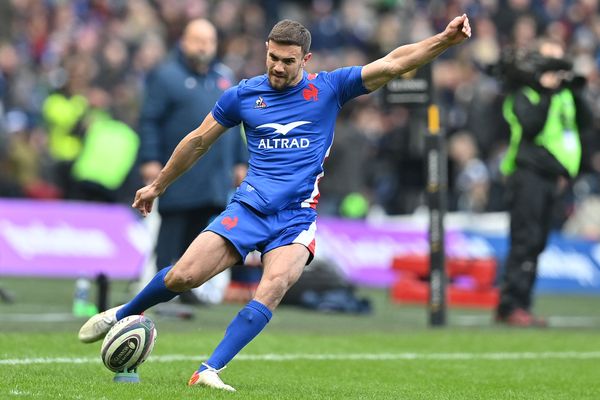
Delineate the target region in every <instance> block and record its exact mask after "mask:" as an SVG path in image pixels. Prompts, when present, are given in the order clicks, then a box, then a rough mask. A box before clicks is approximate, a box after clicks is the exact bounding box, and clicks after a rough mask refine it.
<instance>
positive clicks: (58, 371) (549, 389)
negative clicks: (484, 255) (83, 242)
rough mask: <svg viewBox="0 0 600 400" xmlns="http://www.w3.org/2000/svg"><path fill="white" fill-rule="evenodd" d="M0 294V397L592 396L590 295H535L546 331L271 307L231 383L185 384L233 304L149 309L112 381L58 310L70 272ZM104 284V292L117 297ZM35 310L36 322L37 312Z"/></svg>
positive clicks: (598, 388) (597, 318)
mask: <svg viewBox="0 0 600 400" xmlns="http://www.w3.org/2000/svg"><path fill="white" fill-rule="evenodd" d="M0 286H2V287H4V288H7V289H9V290H10V291H11V292H12V293H13V294H15V296H16V302H15V304H12V305H6V304H0V399H86V400H87V399H90V400H93V399H97V400H101V399H119V400H120V399H161V400H175V399H200V398H211V399H225V398H227V399H233V398H235V399H286V400H287V399H527V400H529V399H544V400H546V399H565V400H567V399H568V400H571V399H598V398H600V379H599V378H600V367H599V365H600V314H599V313H598V311H597V310H598V309H600V297H564V296H561V297H540V298H539V299H538V303H537V307H536V310H537V311H538V312H539V313H540V314H541V315H544V316H548V317H550V322H551V324H552V325H553V327H551V328H549V329H509V328H503V327H498V326H496V325H494V324H493V323H492V322H491V315H490V313H489V312H486V311H481V310H464V309H450V310H449V320H448V326H446V327H444V328H435V329H432V328H429V327H427V324H426V321H427V316H426V310H425V308H424V307H420V306H419V307H417V306H406V305H397V304H392V303H390V302H389V300H388V298H387V294H386V293H385V292H383V291H377V290H368V291H367V290H364V291H361V295H367V296H369V297H370V298H371V299H372V301H373V303H374V313H373V314H372V315H368V316H350V315H335V314H317V313H312V312H306V311H302V310H298V309H292V308H285V307H282V308H281V309H280V310H278V311H277V312H276V314H275V317H274V319H273V320H272V322H271V323H270V324H269V326H268V327H267V329H266V330H265V331H264V332H263V333H262V334H261V335H260V336H259V337H258V338H257V339H256V340H255V341H254V342H252V343H251V344H250V345H249V346H248V347H247V348H245V349H244V350H243V351H242V353H240V355H239V356H238V357H237V358H236V359H235V360H234V361H233V362H231V363H230V365H229V367H228V368H227V369H226V370H225V371H223V373H222V377H223V380H224V381H225V382H226V383H229V384H231V385H232V386H234V387H235V388H236V389H237V390H238V391H237V392H236V393H226V392H218V391H213V390H208V389H204V388H200V387H191V388H190V387H187V386H186V383H187V380H188V378H189V377H190V375H191V374H192V372H193V371H194V369H196V368H197V367H198V365H199V363H200V361H201V360H203V357H205V356H206V355H207V354H209V353H210V351H211V350H212V349H213V348H214V346H215V345H216V344H217V343H218V341H219V340H220V338H221V337H222V334H223V331H224V329H225V327H226V326H227V323H228V322H229V320H230V319H231V318H232V317H233V316H234V315H235V313H236V312H237V310H238V309H239V307H240V306H239V305H222V306H214V307H203V308H198V309H197V311H196V317H195V319H193V320H191V321H181V320H177V319H173V318H167V317H160V316H157V315H153V314H152V313H148V315H149V316H150V317H152V318H153V319H154V320H155V322H156V324H157V329H158V340H157V342H156V346H155V348H154V352H153V353H152V355H151V356H150V358H149V360H148V361H147V362H146V363H145V364H143V365H142V366H141V367H140V370H139V373H140V376H141V379H142V382H141V383H139V384H116V383H113V382H112V377H113V374H112V373H111V372H110V371H108V370H107V369H106V368H104V366H103V365H102V363H101V361H100V356H99V348H100V344H98V343H95V344H91V345H84V344H80V343H79V342H78V341H77V338H76V332H77V330H78V328H79V326H80V325H81V323H82V322H84V321H83V320H82V319H76V318H71V317H69V312H70V302H71V297H72V293H73V281H68V280H40V279H37V280H35V279H7V278H3V279H2V280H1V281H0ZM128 297H129V294H127V293H126V291H125V286H124V285H123V284H115V285H114V288H113V291H112V300H113V303H119V302H122V301H124V300H126V299H127V298H128ZM44 318H45V319H46V320H44Z"/></svg>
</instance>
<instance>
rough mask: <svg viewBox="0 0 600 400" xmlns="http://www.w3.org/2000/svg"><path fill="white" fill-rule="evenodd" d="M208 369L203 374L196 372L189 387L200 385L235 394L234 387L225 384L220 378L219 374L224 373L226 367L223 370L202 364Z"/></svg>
mask: <svg viewBox="0 0 600 400" xmlns="http://www.w3.org/2000/svg"><path fill="white" fill-rule="evenodd" d="M202 365H204V366H205V367H206V369H205V370H204V371H202V372H198V371H196V372H194V374H193V375H192V377H191V378H190V380H189V382H188V386H193V385H200V386H206V387H209V388H213V389H220V390H226V391H228V392H235V389H234V388H233V387H232V386H229V385H227V384H226V383H224V382H223V381H222V380H221V378H220V377H219V372H221V371H223V370H224V369H225V367H223V368H221V369H215V368H213V367H211V366H209V365H208V364H205V363H202Z"/></svg>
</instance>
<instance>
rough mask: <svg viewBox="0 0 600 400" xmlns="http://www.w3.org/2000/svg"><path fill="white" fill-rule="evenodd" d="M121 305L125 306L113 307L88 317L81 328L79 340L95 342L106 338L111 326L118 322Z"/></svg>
mask: <svg viewBox="0 0 600 400" xmlns="http://www.w3.org/2000/svg"><path fill="white" fill-rule="evenodd" d="M121 307H123V306H122V305H121V306H117V307H113V308H111V309H109V310H106V311H104V312H101V313H99V314H96V315H94V316H93V317H91V318H90V319H88V320H87V322H86V323H85V324H83V326H82V327H81V329H79V340H81V341H82V342H83V343H93V342H96V341H98V340H100V339H102V338H104V336H106V334H107V333H108V331H109V330H110V328H112V327H113V325H114V324H116V323H117V311H118V310H119V309H120V308H121Z"/></svg>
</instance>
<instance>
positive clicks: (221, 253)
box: [79, 231, 240, 343]
mask: <svg viewBox="0 0 600 400" xmlns="http://www.w3.org/2000/svg"><path fill="white" fill-rule="evenodd" d="M239 258H240V255H239V253H238V252H237V250H236V249H235V248H234V247H233V246H232V245H231V243H229V242H228V241H227V240H225V239H223V238H222V237H221V236H219V235H217V234H215V233H213V232H209V231H206V232H202V233H201V234H200V235H198V237H197V238H196V239H195V240H194V241H193V242H192V244H191V245H190V247H188V249H187V250H186V252H185V253H184V255H183V256H182V257H181V259H180V260H179V261H177V263H175V265H174V266H172V267H167V268H164V269H162V270H160V271H159V272H158V273H157V274H156V275H155V276H154V278H153V279H152V280H151V281H150V282H149V283H148V284H147V285H146V287H144V288H143V289H142V290H141V291H140V292H139V293H138V294H137V296H135V297H134V298H133V299H132V300H131V301H130V302H129V303H127V304H125V305H123V306H119V307H115V308H111V309H110V310H107V311H105V312H103V313H100V314H96V315H95V316H93V317H92V318H90V319H89V320H88V321H87V322H86V323H85V324H84V325H83V326H82V327H81V329H80V330H79V340H81V341H82V342H84V343H92V342H95V341H98V340H100V339H102V338H103V337H104V336H106V334H107V333H108V331H109V330H110V328H111V327H112V326H113V325H114V324H115V323H116V322H117V321H118V320H120V319H122V318H125V317H127V316H129V315H136V314H141V313H142V312H144V311H146V310H147V309H148V308H150V307H152V306H154V305H156V304H158V303H163V302H166V301H169V300H171V299H172V298H174V297H175V296H177V295H178V294H179V293H181V292H184V291H186V290H189V289H192V288H195V287H198V286H200V285H201V284H203V283H204V282H206V281H207V280H209V279H210V278H212V277H213V276H215V275H216V274H218V273H219V272H221V271H223V270H225V269H227V268H229V267H230V266H232V265H233V264H235V263H236V262H237V261H238V260H239Z"/></svg>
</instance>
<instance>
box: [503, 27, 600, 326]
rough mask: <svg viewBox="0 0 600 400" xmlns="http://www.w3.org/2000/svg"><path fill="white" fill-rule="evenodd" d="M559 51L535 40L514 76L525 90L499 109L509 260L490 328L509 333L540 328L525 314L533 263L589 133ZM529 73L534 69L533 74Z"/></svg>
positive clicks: (547, 42)
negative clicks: (506, 138)
mask: <svg viewBox="0 0 600 400" xmlns="http://www.w3.org/2000/svg"><path fill="white" fill-rule="evenodd" d="M563 57H564V50H563V47H562V45H561V44H560V43H558V42H555V41H553V40H550V39H543V40H541V41H540V42H539V43H537V45H536V49H535V51H534V52H532V53H531V55H529V56H528V58H526V59H524V60H521V66H519V65H517V67H518V68H521V69H529V72H532V76H531V79H530V82H528V83H527V84H523V85H521V86H519V87H518V88H516V89H515V91H514V92H513V93H512V94H510V95H509V96H508V97H507V99H506V100H505V102H504V110H503V111H504V117H505V118H506V120H507V122H508V123H509V125H510V128H511V140H510V147H509V149H508V151H507V154H506V157H505V159H504V160H503V164H502V166H501V169H502V172H503V173H504V174H505V175H507V176H508V187H507V189H508V194H509V196H510V199H509V210H510V253H509V255H508V259H507V261H506V266H505V271H504V276H503V279H502V282H501V297H500V304H499V306H498V309H497V314H496V320H497V321H498V322H502V323H506V324H508V325H512V326H545V325H546V321H545V320H543V319H542V318H539V317H536V316H534V315H533V314H532V313H531V307H532V292H533V286H534V283H535V279H536V274H537V264H538V257H539V255H540V254H541V253H542V251H543V250H544V248H545V247H546V242H547V239H548V234H549V232H550V228H551V221H552V216H553V210H554V206H555V204H556V200H557V196H558V195H559V194H560V192H561V191H562V190H563V189H564V188H565V186H566V183H567V182H568V180H569V179H571V178H574V177H575V176H577V174H578V172H579V167H580V164H581V152H582V146H581V138H580V133H582V132H583V131H584V130H585V126H587V125H589V119H590V118H589V111H588V109H587V107H586V105H585V102H584V101H583V98H582V96H581V93H580V92H581V90H580V89H581V87H582V86H583V85H579V86H577V85H575V84H574V82H573V81H572V80H571V79H568V77H569V76H570V72H567V71H568V69H570V65H569V63H568V62H567V61H566V60H564V59H563ZM533 67H534V68H533Z"/></svg>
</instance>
